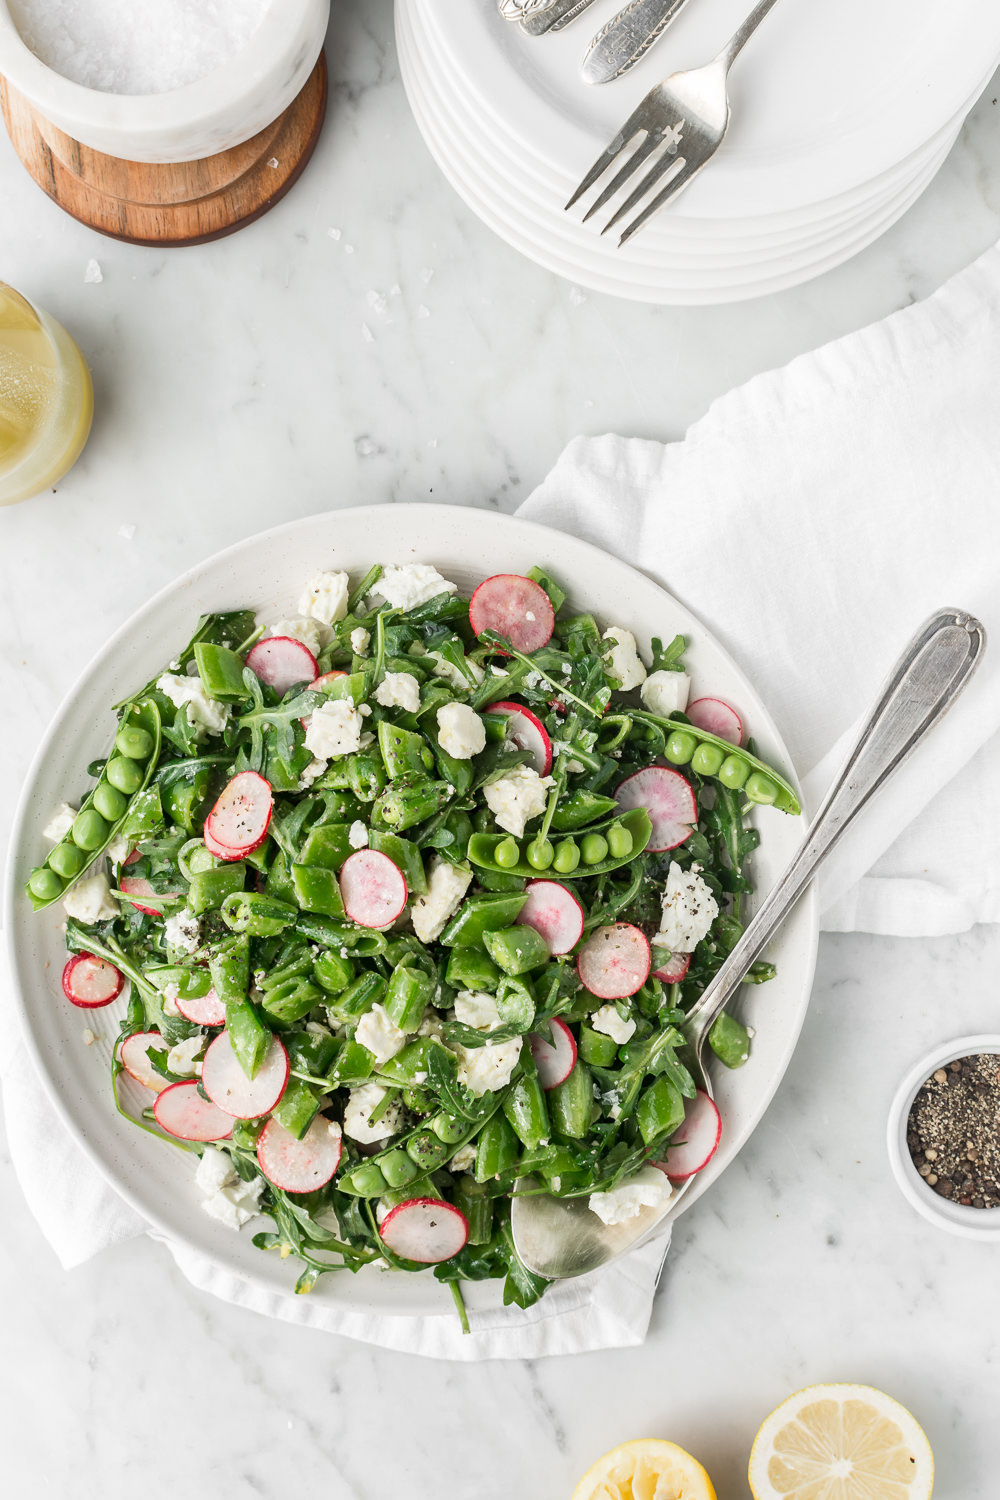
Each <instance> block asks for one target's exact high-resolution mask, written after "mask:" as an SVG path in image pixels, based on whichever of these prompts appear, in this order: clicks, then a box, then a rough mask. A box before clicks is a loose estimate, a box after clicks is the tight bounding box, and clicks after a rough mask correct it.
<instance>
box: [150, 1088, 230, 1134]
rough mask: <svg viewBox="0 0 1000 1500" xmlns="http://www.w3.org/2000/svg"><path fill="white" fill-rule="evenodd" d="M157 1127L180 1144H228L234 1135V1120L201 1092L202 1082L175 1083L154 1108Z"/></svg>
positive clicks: (162, 1095)
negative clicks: (200, 1085) (217, 1142)
mask: <svg viewBox="0 0 1000 1500" xmlns="http://www.w3.org/2000/svg"><path fill="white" fill-rule="evenodd" d="M153 1114H154V1115H155V1116H156V1123H157V1125H160V1126H162V1128H163V1129H164V1130H165V1131H166V1132H167V1134H168V1135H175V1136H176V1137H177V1139H178V1140H179V1141H225V1140H228V1138H229V1136H231V1135H232V1133H233V1121H232V1116H231V1115H227V1114H225V1113H224V1112H223V1111H222V1110H221V1109H217V1108H216V1107H215V1105H214V1104H210V1103H209V1102H208V1100H207V1099H203V1098H202V1097H201V1095H200V1094H199V1092H198V1080H197V1079H196V1078H187V1079H185V1080H184V1082H183V1083H171V1084H169V1085H168V1086H167V1087H166V1088H165V1089H164V1090H163V1092H162V1094H160V1096H159V1098H158V1099H157V1101H156V1103H155V1104H154V1105H153Z"/></svg>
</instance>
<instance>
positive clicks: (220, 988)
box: [208, 933, 250, 1005]
mask: <svg viewBox="0 0 1000 1500" xmlns="http://www.w3.org/2000/svg"><path fill="white" fill-rule="evenodd" d="M208 972H209V973H210V974H211V976H212V985H213V987H214V989H215V993H216V994H217V995H218V997H219V999H220V1000H221V1001H222V1003H223V1005H228V1004H229V1002H230V1001H231V1000H244V999H246V996H247V993H248V991H249V989H250V943H249V940H248V939H247V938H246V937H245V936H244V935H243V934H242V933H237V934H235V935H234V936H233V937H229V938H224V939H223V940H222V942H221V943H216V944H214V945H213V946H212V947H211V948H210V949H209V950H208Z"/></svg>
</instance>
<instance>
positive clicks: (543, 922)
mask: <svg viewBox="0 0 1000 1500" xmlns="http://www.w3.org/2000/svg"><path fill="white" fill-rule="evenodd" d="M525 890H526V894H527V898H528V899H527V900H526V901H525V903H524V905H523V906H522V907H521V910H520V912H519V913H518V915H517V918H516V921H518V922H519V923H520V924H521V926H522V927H533V928H534V929H535V931H536V932H537V933H539V934H540V935H541V936H542V937H543V938H544V939H545V941H546V942H547V943H548V945H549V952H550V953H552V954H553V955H554V954H557V953H568V952H569V951H570V949H571V948H575V947H576V945H577V943H578V942H579V941H580V939H581V938H582V937H583V907H582V906H581V905H580V903H579V901H578V900H577V899H576V897H575V896H574V895H573V892H572V891H571V890H568V889H567V888H566V886H564V885H560V884H559V882H558V880H529V882H528V884H527V886H526V887H525Z"/></svg>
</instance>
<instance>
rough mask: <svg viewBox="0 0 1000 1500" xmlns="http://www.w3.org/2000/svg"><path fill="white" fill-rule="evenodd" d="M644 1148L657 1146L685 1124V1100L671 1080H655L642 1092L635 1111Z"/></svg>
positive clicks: (661, 1077) (660, 1078) (664, 1078)
mask: <svg viewBox="0 0 1000 1500" xmlns="http://www.w3.org/2000/svg"><path fill="white" fill-rule="evenodd" d="M635 1118H636V1124H637V1125H638V1126H639V1134H640V1135H641V1136H642V1141H643V1145H644V1146H657V1145H659V1144H660V1142H661V1141H665V1140H666V1139H667V1138H668V1136H671V1135H673V1133H674V1131H675V1130H676V1129H677V1128H678V1126H680V1125H682V1124H683V1123H684V1100H683V1097H682V1096H681V1094H680V1092H679V1090H678V1089H676V1088H675V1087H674V1085H673V1084H672V1083H671V1082H670V1080H669V1078H666V1077H664V1076H663V1074H661V1075H660V1077H659V1078H654V1079H653V1081H652V1083H650V1084H649V1085H648V1086H647V1087H646V1088H645V1089H644V1090H643V1092H642V1094H641V1095H640V1098H639V1103H638V1105H637V1106H636V1111H635Z"/></svg>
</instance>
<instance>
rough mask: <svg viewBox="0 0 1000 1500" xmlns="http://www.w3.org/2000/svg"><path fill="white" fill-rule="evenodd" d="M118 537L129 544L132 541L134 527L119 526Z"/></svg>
mask: <svg viewBox="0 0 1000 1500" xmlns="http://www.w3.org/2000/svg"><path fill="white" fill-rule="evenodd" d="M118 535H119V536H121V537H124V538H125V540H126V541H127V542H130V541H131V540H132V538H133V537H134V536H135V527H134V526H119V528H118Z"/></svg>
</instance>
